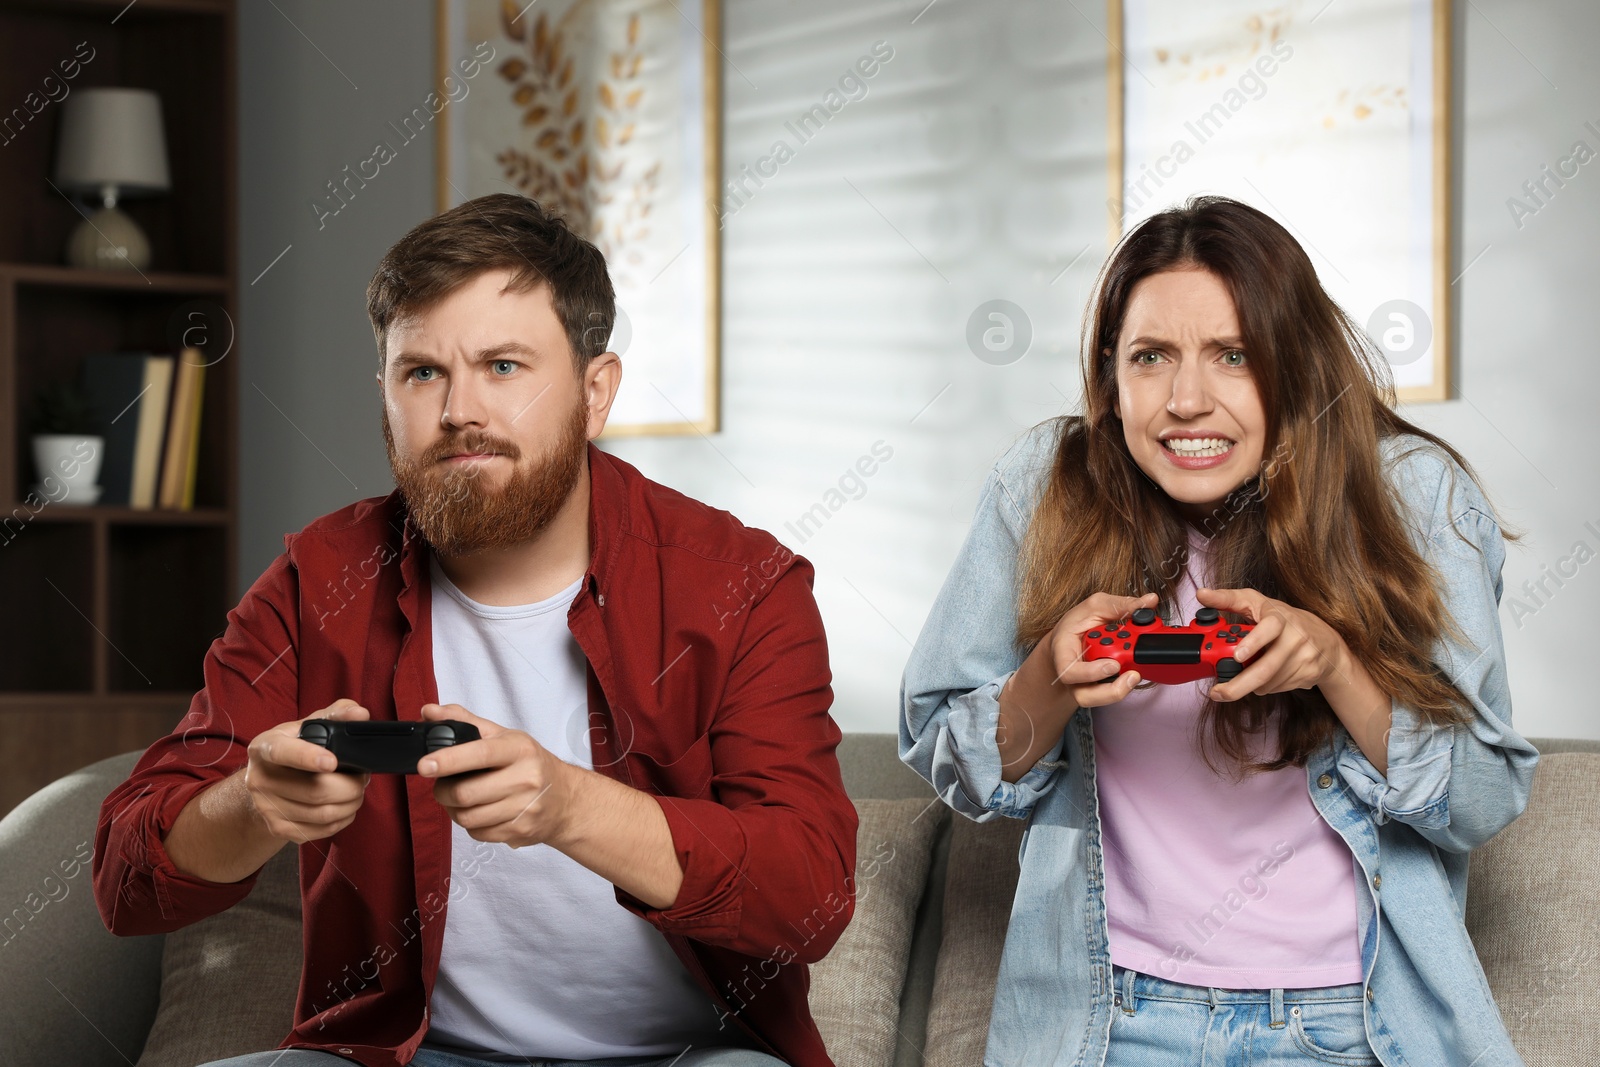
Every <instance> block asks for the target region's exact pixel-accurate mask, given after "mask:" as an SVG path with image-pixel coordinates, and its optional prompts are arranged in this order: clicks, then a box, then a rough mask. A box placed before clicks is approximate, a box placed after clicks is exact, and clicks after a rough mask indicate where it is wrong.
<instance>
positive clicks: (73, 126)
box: [56, 89, 172, 195]
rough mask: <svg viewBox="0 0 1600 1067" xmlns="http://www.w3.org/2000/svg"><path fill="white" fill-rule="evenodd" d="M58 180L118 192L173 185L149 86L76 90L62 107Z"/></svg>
mask: <svg viewBox="0 0 1600 1067" xmlns="http://www.w3.org/2000/svg"><path fill="white" fill-rule="evenodd" d="M56 180H57V181H58V182H60V183H61V184H62V185H64V186H69V187H72V188H75V189H80V190H90V189H99V188H101V187H102V186H106V185H114V186H116V187H117V191H118V193H119V194H124V195H125V194H129V193H159V192H163V191H165V190H167V189H169V188H171V185H172V182H171V178H170V176H169V175H168V173H167V140H166V135H165V133H164V130H163V127H162V124H161V98H160V97H159V96H157V95H156V94H155V93H153V92H151V91H150V90H148V89H79V90H77V91H76V92H74V93H73V94H72V95H71V96H69V97H68V98H67V99H66V101H65V102H64V103H63V104H62V107H61V143H60V145H59V148H58V150H57V152H56Z"/></svg>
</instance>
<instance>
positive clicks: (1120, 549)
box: [1017, 196, 1518, 775]
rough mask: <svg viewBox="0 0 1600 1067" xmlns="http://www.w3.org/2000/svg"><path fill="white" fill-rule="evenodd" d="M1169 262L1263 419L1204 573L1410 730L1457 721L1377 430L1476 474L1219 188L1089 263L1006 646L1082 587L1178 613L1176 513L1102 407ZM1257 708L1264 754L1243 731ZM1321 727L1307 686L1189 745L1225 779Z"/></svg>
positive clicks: (1215, 528)
mask: <svg viewBox="0 0 1600 1067" xmlns="http://www.w3.org/2000/svg"><path fill="white" fill-rule="evenodd" d="M1180 269H1203V270H1206V271H1209V272H1211V273H1212V274H1214V275H1216V276H1217V277H1218V278H1219V279H1221V280H1222V282H1223V283H1224V284H1225V285H1226V286H1227V288H1228V290H1229V292H1230V293H1231V294H1232V297H1233V303H1234V307H1235V309H1236V311H1237V314H1238V318H1239V326H1240V332H1241V337H1242V340H1243V342H1244V345H1243V347H1244V351H1245V353H1246V356H1247V365H1248V366H1249V368H1250V371H1251V375H1252V377H1253V379H1254V381H1255V384H1256V387H1257V389H1258V390H1259V392H1260V396H1261V403H1262V405H1263V407H1264V409H1265V412H1266V420H1267V432H1266V441H1265V444H1264V449H1263V453H1262V466H1261V469H1260V470H1259V471H1258V472H1257V474H1256V475H1255V476H1254V477H1252V478H1251V479H1250V480H1249V481H1248V482H1246V483H1245V484H1244V485H1242V486H1240V487H1239V488H1238V489H1236V490H1235V491H1234V492H1233V493H1232V494H1230V495H1229V497H1228V498H1227V500H1226V501H1224V502H1223V503H1222V504H1221V505H1219V506H1218V507H1217V508H1216V509H1215V511H1214V513H1213V514H1212V515H1211V516H1209V517H1208V518H1207V519H1206V520H1204V521H1203V522H1201V523H1200V524H1199V525H1200V527H1201V531H1202V533H1204V534H1205V535H1207V536H1208V537H1209V538H1210V544H1209V549H1208V555H1209V561H1210V568H1211V572H1210V576H1209V579H1208V583H1207V584H1209V585H1210V586H1211V587H1212V588H1222V589H1227V588H1250V589H1256V590H1258V591H1260V592H1261V593H1264V594H1265V595H1267V596H1269V597H1272V598H1274V599H1276V600H1282V601H1284V602H1285V603H1288V604H1290V605H1293V606H1295V607H1298V608H1302V609H1304V610H1306V611H1310V612H1312V613H1313V614H1315V615H1316V616H1318V617H1319V618H1321V619H1322V620H1323V621H1324V622H1326V623H1327V624H1328V625H1329V626H1331V627H1332V628H1333V629H1334V630H1336V631H1338V633H1339V634H1340V636H1342V637H1343V638H1344V641H1345V643H1346V644H1347V645H1348V646H1349V648H1350V651H1351V652H1352V653H1353V655H1354V656H1355V657H1356V658H1357V659H1359V660H1360V662H1361V663H1362V665H1363V666H1365V667H1366V670H1367V673H1368V674H1370V675H1371V676H1372V678H1373V680H1374V681H1375V682H1376V683H1377V685H1378V688H1379V689H1380V690H1382V691H1383V692H1384V693H1386V694H1389V695H1391V696H1392V697H1393V698H1394V699H1395V700H1397V701H1399V702H1401V703H1403V704H1405V705H1407V706H1408V707H1410V708H1412V709H1415V711H1416V712H1417V713H1418V714H1419V715H1420V716H1421V718H1422V719H1423V720H1425V721H1426V722H1428V723H1431V724H1448V723H1453V722H1460V721H1462V720H1463V719H1464V718H1466V717H1467V715H1468V713H1469V712H1470V704H1468V703H1467V700H1466V698H1465V697H1464V696H1463V695H1462V693H1461V692H1460V691H1459V690H1458V689H1457V688H1456V687H1455V686H1454V685H1453V684H1452V683H1451V682H1450V680H1449V678H1448V677H1446V676H1445V675H1444V674H1443V673H1442V672H1441V671H1440V670H1439V669H1438V667H1436V666H1435V665H1434V664H1433V663H1432V661H1431V658H1432V653H1433V649H1434V646H1435V643H1436V642H1437V641H1438V640H1439V638H1440V636H1441V634H1442V633H1445V634H1449V635H1450V636H1451V637H1452V638H1454V639H1457V640H1461V639H1462V635H1461V633H1460V630H1459V628H1458V627H1457V626H1456V625H1455V623H1454V621H1453V620H1451V619H1449V618H1448V617H1447V616H1446V614H1445V612H1444V610H1443V608H1442V604H1441V600H1440V596H1439V593H1438V591H1437V582H1438V575H1437V573H1436V572H1435V570H1434V568H1432V567H1431V566H1430V565H1429V564H1428V562H1427V561H1426V560H1424V559H1423V558H1422V557H1421V556H1420V555H1419V554H1418V552H1417V550H1416V549H1415V548H1414V547H1413V546H1412V543H1411V540H1410V538H1409V537H1408V535H1407V532H1406V525H1405V522H1404V520H1403V518H1402V516H1403V515H1405V514H1406V505H1405V501H1403V500H1402V499H1401V498H1400V496H1399V494H1398V493H1397V492H1396V491H1395V489H1394V488H1393V487H1391V485H1390V484H1389V482H1388V480H1387V479H1386V478H1385V476H1384V472H1383V468H1382V461H1381V459H1380V455H1379V450H1378V443H1379V441H1380V440H1381V439H1384V438H1388V437H1392V436H1394V435H1396V434H1401V433H1408V434H1415V435H1416V436H1418V437H1420V438H1423V439H1424V440H1425V441H1427V442H1430V443H1431V444H1432V445H1434V446H1437V447H1438V448H1439V449H1441V450H1442V451H1443V452H1444V453H1446V454H1447V455H1448V456H1449V457H1450V458H1451V459H1453V460H1454V461H1455V462H1456V463H1458V464H1460V465H1461V467H1462V469H1464V470H1465V471H1467V473H1468V475H1469V476H1470V477H1472V478H1473V480H1474V481H1477V480H1478V479H1477V475H1476V474H1475V473H1474V472H1473V471H1472V468H1471V467H1470V466H1469V465H1468V464H1467V462H1466V460H1465V459H1463V458H1462V456H1461V455H1460V454H1459V453H1458V452H1457V451H1456V450H1455V449H1454V448H1452V447H1451V446H1450V445H1449V444H1447V443H1446V442H1444V441H1443V440H1441V439H1440V438H1438V437H1436V436H1435V435H1433V434H1431V433H1428V432H1427V431H1425V430H1422V429H1420V428H1418V427H1416V426H1414V425H1412V424H1411V423H1409V422H1407V421H1406V420H1405V419H1402V418H1401V417H1400V416H1399V415H1397V414H1396V413H1395V411H1394V405H1395V403H1396V400H1395V393H1394V385H1393V378H1392V376H1391V375H1390V373H1389V368H1388V365H1387V363H1386V362H1385V361H1384V360H1383V359H1382V357H1381V356H1380V355H1379V354H1378V353H1377V351H1376V350H1375V349H1374V346H1373V344H1372V342H1371V340H1370V339H1369V338H1367V336H1366V335H1365V334H1364V333H1363V332H1362V331H1361V329H1360V328H1359V327H1358V326H1357V325H1356V324H1355V323H1354V322H1352V321H1351V319H1350V318H1349V317H1348V316H1347V315H1346V314H1345V313H1344V312H1343V311H1342V310H1341V309H1340V308H1339V307H1338V305H1336V304H1335V303H1334V302H1333V300H1332V299H1330V298H1329V297H1328V295H1327V293H1325V292H1324V291H1323V289H1322V286H1321V285H1320V284H1319V283H1318V281H1317V275H1316V271H1315V270H1314V269H1313V268H1312V265H1311V261H1310V259H1308V258H1307V257H1306V254H1305V252H1304V251H1303V250H1302V249H1301V247H1300V245H1299V244H1298V243H1296V241H1295V240H1294V238H1293V237H1291V236H1290V235H1289V234H1288V232H1287V231H1285V230H1284V229H1283V227H1282V226H1280V225H1278V223H1276V222H1274V221H1273V220H1272V219H1271V218H1269V217H1268V216H1267V215H1265V214H1263V213H1262V212H1260V211H1257V210H1256V209H1254V208H1252V207H1249V206H1247V205H1245V204H1241V203H1239V202H1238V201H1235V200H1230V199H1227V198H1225V197H1214V196H1207V197H1197V198H1194V199H1192V200H1190V201H1189V202H1188V203H1187V204H1185V205H1184V206H1182V207H1176V208H1172V209H1169V210H1167V211H1163V212H1161V213H1160V214H1157V215H1154V216H1152V217H1151V218H1149V219H1147V220H1145V221H1144V222H1143V223H1141V224H1140V225H1139V226H1138V227H1137V228H1136V229H1134V230H1133V231H1132V232H1131V233H1129V234H1128V235H1127V236H1126V237H1125V238H1124V239H1123V240H1122V241H1121V242H1120V243H1119V245H1118V246H1117V248H1116V249H1115V251H1114V252H1113V254H1112V256H1111V258H1110V259H1109V260H1108V261H1107V263H1106V266H1105V267H1104V268H1103V269H1102V271H1101V274H1100V278H1099V279H1098V282H1097V284H1096V295H1095V297H1094V298H1093V300H1092V310H1093V314H1092V318H1091V319H1090V320H1089V321H1087V322H1086V323H1085V330H1084V346H1083V360H1082V365H1083V413H1082V414H1081V415H1076V416H1071V417H1068V418H1066V419H1064V420H1062V423H1063V425H1062V427H1061V436H1060V441H1059V444H1058V446H1057V449H1056V453H1055V459H1054V463H1053V466H1052V470H1051V473H1050V476H1049V482H1048V484H1047V486H1046V488H1045V490H1044V494H1043V497H1042V499H1041V501H1040V503H1039V506H1038V508H1037V509H1036V511H1035V513H1034V517H1033V519H1032V521H1031V523H1030V524H1029V527H1028V532H1027V535H1026V538H1025V540H1024V544H1023V550H1022V566H1021V571H1020V589H1019V597H1018V601H1019V602H1018V623H1017V631H1018V636H1019V639H1020V640H1021V642H1022V644H1023V645H1024V647H1032V646H1033V645H1035V644H1037V643H1038V642H1039V641H1040V640H1042V639H1043V638H1044V637H1045V636H1046V635H1047V634H1048V633H1049V632H1050V630H1051V628H1052V627H1054V626H1055V624H1056V623H1057V622H1058V621H1059V620H1060V619H1061V617H1062V616H1063V615H1064V614H1066V612H1067V611H1068V610H1070V609H1071V608H1072V607H1073V606H1075V605H1076V604H1078V603H1079V602H1080V601H1082V600H1083V599H1085V598H1086V597H1088V596H1089V595H1091V594H1093V593H1095V592H1109V593H1116V594H1121V595H1128V596H1138V595H1141V594H1144V593H1148V592H1152V591H1154V592H1157V593H1159V594H1160V598H1161V614H1162V615H1163V616H1165V617H1166V618H1167V619H1168V620H1169V621H1177V622H1186V621H1187V620H1175V618H1174V617H1175V595H1176V591H1177V580H1178V578H1179V576H1180V575H1181V574H1182V572H1183V568H1184V564H1185V562H1186V559H1187V524H1186V520H1185V519H1183V518H1182V517H1181V516H1180V515H1179V513H1178V512H1177V510H1176V509H1175V506H1174V503H1173V502H1172V500H1171V499H1170V498H1169V497H1168V496H1167V495H1166V493H1165V492H1164V491H1163V490H1162V489H1161V488H1160V487H1159V486H1157V485H1156V484H1155V483H1154V482H1153V481H1152V480H1151V479H1150V478H1149V477H1148V476H1147V475H1145V474H1144V472H1143V471H1142V470H1140V468H1139V466H1138V464H1136V463H1135V462H1134V460H1133V457H1132V456H1131V455H1130V454H1129V452H1128V446H1127V443H1126V441H1125V439H1124V437H1123V427H1122V423H1121V420H1120V419H1118V418H1117V416H1116V414H1115V412H1114V411H1113V409H1112V404H1113V402H1114V401H1115V400H1116V397H1117V381H1116V362H1115V361H1116V351H1117V338H1118V335H1119V334H1120V332H1121V329H1122V322H1123V317H1124V315H1125V314H1126V312H1127V308H1128V301H1129V298H1130V296H1131V294H1132V292H1133V289H1134V287H1135V286H1136V285H1137V284H1138V283H1139V282H1140V281H1141V280H1142V279H1144V278H1147V277H1149V276H1150V275H1152V274H1156V273H1158V272H1161V271H1168V270H1180ZM1419 447H1426V446H1419ZM1441 458H1442V457H1441ZM1431 532H1432V531H1428V533H1431ZM1458 535H1459V534H1458ZM1506 536H1507V537H1508V539H1510V540H1516V539H1517V537H1518V535H1516V534H1507V535H1506ZM1237 621H1247V620H1244V619H1242V618H1240V619H1238V620H1237ZM1142 684H1149V683H1142ZM1274 716H1276V726H1277V731H1276V733H1277V751H1276V752H1275V753H1274V752H1272V751H1271V750H1270V748H1268V749H1263V748H1261V747H1260V746H1259V745H1258V744H1256V742H1258V741H1259V740H1260V737H1259V735H1260V733H1261V731H1262V730H1263V729H1264V728H1265V727H1266V726H1267V725H1268V724H1269V722H1271V721H1272V720H1273V718H1274ZM1337 724H1338V720H1337V718H1336V717H1335V716H1334V714H1333V710H1332V709H1331V708H1330V707H1329V706H1328V702H1327V700H1326V699H1325V698H1324V697H1323V695H1322V693H1321V692H1320V691H1319V690H1317V689H1299V690H1294V691H1291V692H1288V693H1281V694H1273V695H1271V696H1266V697H1262V696H1256V695H1254V694H1251V695H1248V696H1245V697H1243V698H1242V699H1240V700H1237V701H1232V702H1228V703H1220V704H1219V703H1217V702H1215V701H1212V700H1210V699H1209V698H1208V699H1207V700H1206V702H1205V706H1204V708H1203V709H1202V711H1201V714H1200V718H1199V720H1198V722H1197V727H1196V729H1197V733H1196V741H1197V744H1198V745H1199V746H1200V750H1201V752H1202V753H1203V754H1204V756H1205V758H1206V760H1207V761H1208V762H1209V763H1211V764H1212V766H1214V767H1218V768H1219V769H1221V768H1224V767H1226V768H1227V769H1228V770H1229V771H1230V772H1231V773H1233V774H1235V775H1238V774H1245V773H1249V772H1251V771H1255V770H1273V769H1277V768H1281V767H1286V766H1289V765H1303V764H1304V762H1305V760H1306V758H1307V757H1308V756H1309V755H1310V754H1311V753H1312V752H1314V751H1315V750H1316V749H1317V748H1319V747H1320V746H1321V745H1323V744H1324V743H1326V742H1327V741H1328V740H1329V739H1330V738H1331V737H1332V735H1333V732H1334V730H1335V728H1336V726H1337Z"/></svg>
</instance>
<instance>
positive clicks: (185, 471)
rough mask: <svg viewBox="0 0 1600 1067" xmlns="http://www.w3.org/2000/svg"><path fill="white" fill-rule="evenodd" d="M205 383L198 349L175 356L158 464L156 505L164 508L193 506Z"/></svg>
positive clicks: (202, 359)
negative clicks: (164, 441) (158, 478)
mask: <svg viewBox="0 0 1600 1067" xmlns="http://www.w3.org/2000/svg"><path fill="white" fill-rule="evenodd" d="M204 382H205V358H204V356H202V354H201V352H200V350H199V349H197V348H185V349H184V350H183V351H182V352H180V353H178V359H177V377H176V378H175V379H174V381H173V385H172V404H171V408H172V410H171V411H170V412H169V413H168V415H167V444H166V449H165V451H164V453H163V455H162V460H161V489H160V492H159V494H158V495H157V503H158V505H159V506H161V507H164V508H182V509H185V510H187V509H189V508H192V507H193V506H194V487H193V485H192V484H191V477H192V476H191V468H194V467H197V466H198V464H197V462H196V461H197V460H198V458H199V446H200V433H199V430H200V401H201V397H202V392H203V387H204ZM186 500H187V503H185V501H186Z"/></svg>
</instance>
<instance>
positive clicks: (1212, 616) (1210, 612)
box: [1194, 608, 1217, 626]
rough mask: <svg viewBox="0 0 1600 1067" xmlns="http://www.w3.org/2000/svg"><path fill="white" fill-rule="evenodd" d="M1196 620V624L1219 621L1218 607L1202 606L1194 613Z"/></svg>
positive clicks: (1206, 624) (1204, 624) (1207, 624)
mask: <svg viewBox="0 0 1600 1067" xmlns="http://www.w3.org/2000/svg"><path fill="white" fill-rule="evenodd" d="M1194 621H1195V625H1196V626H1210V625H1211V624H1212V623H1214V622H1216V621H1217V609H1216V608H1201V609H1200V610H1199V611H1197V612H1195V613H1194Z"/></svg>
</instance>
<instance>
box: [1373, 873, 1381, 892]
mask: <svg viewBox="0 0 1600 1067" xmlns="http://www.w3.org/2000/svg"><path fill="white" fill-rule="evenodd" d="M1372 888H1374V889H1382V888H1383V875H1381V874H1375V875H1373V876H1372Z"/></svg>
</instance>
